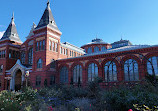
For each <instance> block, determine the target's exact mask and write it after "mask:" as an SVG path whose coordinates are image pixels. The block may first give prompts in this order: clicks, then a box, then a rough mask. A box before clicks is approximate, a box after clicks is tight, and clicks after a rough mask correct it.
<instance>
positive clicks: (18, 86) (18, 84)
mask: <svg viewBox="0 0 158 111" xmlns="http://www.w3.org/2000/svg"><path fill="white" fill-rule="evenodd" d="M21 75H22V72H21V70H18V71H17V73H16V75H15V91H18V90H20V89H21Z"/></svg>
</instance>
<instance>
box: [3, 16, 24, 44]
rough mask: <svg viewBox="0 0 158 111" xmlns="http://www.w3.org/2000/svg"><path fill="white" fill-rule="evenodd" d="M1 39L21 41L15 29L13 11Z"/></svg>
mask: <svg viewBox="0 0 158 111" xmlns="http://www.w3.org/2000/svg"><path fill="white" fill-rule="evenodd" d="M3 40H10V41H14V42H18V43H22V41H21V40H20V38H19V35H18V33H17V30H16V26H15V23H14V13H13V16H12V19H11V22H10V24H9V26H8V28H7V30H6V31H5V33H4V35H3V36H2V38H1V39H0V41H3Z"/></svg>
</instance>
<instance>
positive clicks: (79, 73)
mask: <svg viewBox="0 0 158 111" xmlns="http://www.w3.org/2000/svg"><path fill="white" fill-rule="evenodd" d="M79 78H80V81H81V82H82V67H81V65H76V66H75V67H74V68H73V82H75V83H77V82H78V80H79Z"/></svg>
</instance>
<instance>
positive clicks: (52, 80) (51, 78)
mask: <svg viewBox="0 0 158 111" xmlns="http://www.w3.org/2000/svg"><path fill="white" fill-rule="evenodd" d="M53 84H55V76H51V77H50V85H51V86H52V85H53Z"/></svg>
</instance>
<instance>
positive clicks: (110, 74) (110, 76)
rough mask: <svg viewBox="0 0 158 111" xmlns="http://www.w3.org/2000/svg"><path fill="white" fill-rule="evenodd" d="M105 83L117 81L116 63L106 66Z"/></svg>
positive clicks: (109, 63) (108, 63)
mask: <svg viewBox="0 0 158 111" xmlns="http://www.w3.org/2000/svg"><path fill="white" fill-rule="evenodd" d="M104 74H105V81H106V82H111V81H117V69H116V64H115V63H114V62H111V61H109V62H107V63H106V64H105V66H104Z"/></svg>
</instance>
